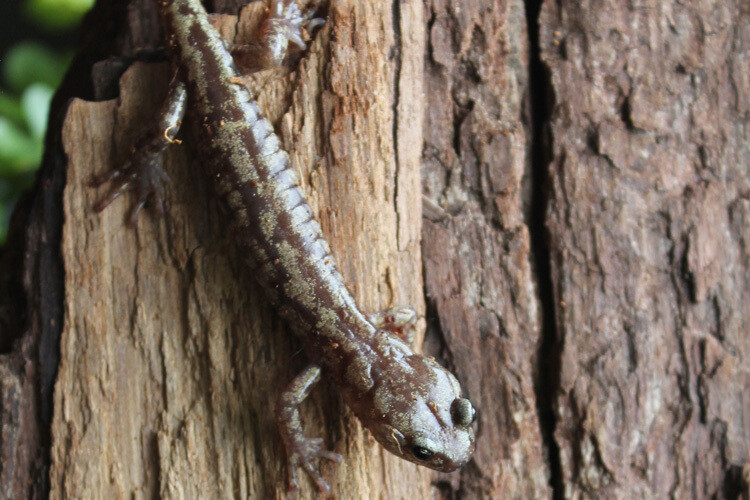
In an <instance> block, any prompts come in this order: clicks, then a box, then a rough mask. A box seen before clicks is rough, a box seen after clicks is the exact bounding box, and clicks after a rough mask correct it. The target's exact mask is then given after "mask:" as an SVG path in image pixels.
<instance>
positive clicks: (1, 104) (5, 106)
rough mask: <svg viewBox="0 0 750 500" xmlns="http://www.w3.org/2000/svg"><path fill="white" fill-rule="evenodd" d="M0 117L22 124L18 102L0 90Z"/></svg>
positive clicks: (21, 110)
mask: <svg viewBox="0 0 750 500" xmlns="http://www.w3.org/2000/svg"><path fill="white" fill-rule="evenodd" d="M0 116H4V117H5V118H7V119H9V120H12V121H13V122H15V123H17V124H19V125H20V124H21V123H24V117H23V109H22V108H21V102H20V100H19V99H18V98H17V97H10V96H9V95H8V94H6V93H5V92H4V91H3V90H2V89H0Z"/></svg>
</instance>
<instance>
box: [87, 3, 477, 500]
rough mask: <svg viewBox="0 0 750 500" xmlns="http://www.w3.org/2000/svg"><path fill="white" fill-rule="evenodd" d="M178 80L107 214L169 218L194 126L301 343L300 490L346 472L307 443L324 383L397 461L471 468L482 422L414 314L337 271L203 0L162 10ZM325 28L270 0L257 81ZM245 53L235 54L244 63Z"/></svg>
mask: <svg viewBox="0 0 750 500" xmlns="http://www.w3.org/2000/svg"><path fill="white" fill-rule="evenodd" d="M158 1H159V11H160V16H161V20H162V22H163V28H164V32H165V40H166V44H167V48H168V52H169V55H170V59H171V61H172V62H173V65H174V67H175V76H174V78H173V80H172V82H171V84H170V89H169V92H168V95H167V97H166V99H165V101H164V104H163V105H162V108H161V110H160V112H159V116H158V118H157V119H156V120H155V122H154V124H153V125H152V126H151V127H150V128H149V130H147V131H146V132H145V133H144V134H143V135H141V136H140V138H139V139H138V140H137V142H136V145H135V148H134V153H133V155H132V156H131V158H130V160H129V161H128V162H127V163H126V164H125V165H123V166H122V167H120V168H119V169H114V170H112V171H110V172H109V173H107V174H105V175H104V176H103V177H100V178H99V179H98V180H97V184H99V185H101V184H105V183H106V184H108V190H107V192H106V194H105V195H104V196H103V197H102V198H101V200H100V202H99V203H97V205H96V207H95V208H96V209H97V210H103V209H104V208H105V207H106V206H107V205H109V204H110V203H111V202H112V201H113V200H114V199H115V198H117V196H119V195H120V194H121V193H123V192H125V191H129V190H132V191H135V196H136V201H135V204H134V207H133V210H132V212H131V213H132V219H131V220H132V221H134V220H135V218H136V217H137V216H138V213H139V211H140V210H141V208H142V207H143V206H144V205H146V204H147V203H148V204H150V205H152V206H154V207H155V208H156V210H157V212H160V213H162V214H163V212H164V203H163V194H164V184H165V181H166V175H165V174H164V171H163V170H162V165H161V157H162V153H163V152H164V150H165V149H166V148H167V146H168V145H169V144H171V143H172V142H175V136H176V134H177V131H178V130H179V128H180V125H181V123H182V120H183V118H184V119H185V122H186V124H187V125H189V126H190V127H189V128H190V129H191V132H192V137H193V138H194V141H195V143H196V149H197V153H198V156H199V159H200V160H201V162H202V164H203V168H204V169H205V171H206V174H207V175H208V178H209V179H211V181H210V182H211V183H212V185H213V188H214V191H215V193H216V195H217V196H218V198H219V199H220V200H221V202H222V203H223V205H224V207H225V208H226V210H227V212H228V213H229V214H230V219H231V225H232V226H233V229H234V230H233V235H234V237H235V238H236V243H237V244H238V245H239V247H240V249H241V250H242V253H243V255H245V256H246V260H247V269H248V271H249V272H251V273H252V274H253V275H254V276H256V277H257V280H258V281H259V282H260V284H261V286H262V287H263V288H264V289H265V291H266V292H267V295H268V296H269V298H270V300H271V302H272V303H273V304H274V305H275V306H276V308H277V309H278V312H279V314H280V315H281V316H282V317H283V318H284V319H285V320H286V323H287V324H288V325H289V327H290V329H291V330H292V331H293V332H294V333H295V334H296V335H298V336H299V337H300V338H301V339H302V342H303V344H304V351H305V354H306V356H307V358H308V359H309V362H310V364H309V366H308V367H307V368H305V369H304V370H303V371H302V373H300V374H299V375H298V376H297V377H296V378H295V379H294V380H293V381H292V382H291V383H290V384H289V386H288V388H287V389H286V390H285V391H284V392H283V393H282V394H280V396H279V399H278V403H277V407H276V415H277V421H278V425H279V429H280V433H281V437H282V439H283V442H284V444H285V447H286V450H287V456H288V470H289V487H290V489H292V488H296V487H297V478H296V469H297V468H298V467H302V468H303V469H304V470H305V472H306V473H307V474H308V475H309V476H310V478H311V479H312V480H313V481H314V482H315V484H316V485H317V487H318V489H319V490H321V491H328V489H329V487H328V485H327V484H326V482H325V481H324V480H323V478H322V477H321V475H320V473H319V472H318V471H317V467H316V466H317V461H318V460H319V459H328V460H333V461H340V460H341V456H340V455H338V454H337V453H334V452H331V451H328V450H325V449H324V447H323V444H322V439H319V438H316V439H311V438H307V437H306V436H305V434H304V432H303V429H302V425H301V419H300V414H299V405H300V403H301V402H302V401H303V400H304V399H305V398H306V397H307V395H308V394H309V393H310V391H311V389H312V388H313V386H314V385H315V384H316V383H317V382H318V381H319V380H320V379H321V377H323V378H325V379H326V380H328V381H330V382H332V383H333V384H334V385H335V386H337V387H338V388H339V390H340V392H341V395H342V396H343V399H344V401H345V402H346V403H347V405H348V406H349V407H350V408H351V409H352V411H353V413H354V414H355V415H356V416H357V417H358V418H359V420H360V421H361V422H362V424H363V425H364V426H365V427H366V428H367V429H369V430H370V432H371V433H372V435H373V436H374V437H375V439H376V440H377V441H378V442H379V443H380V444H381V445H382V446H384V447H385V448H386V449H387V450H389V451H390V452H392V453H394V454H396V455H398V456H400V457H402V458H404V459H406V460H410V461H412V462H415V463H417V464H420V465H424V466H427V467H430V468H432V469H436V470H439V471H445V472H449V471H453V470H455V469H456V468H458V467H461V466H462V465H464V464H466V463H467V462H468V461H469V459H470V458H471V455H472V453H473V450H474V431H473V429H472V424H473V422H474V419H475V416H476V412H475V409H474V407H473V406H472V404H471V402H470V401H469V400H468V399H467V398H466V397H464V396H463V394H462V391H461V386H460V385H459V383H458V381H457V380H456V378H455V377H454V376H453V375H452V374H451V373H450V372H449V371H448V370H446V369H445V368H443V367H442V366H440V365H439V364H438V363H437V362H436V361H435V360H434V359H432V358H430V357H425V356H422V355H420V354H416V353H415V352H414V351H413V350H412V349H411V347H410V345H409V344H410V342H411V339H413V333H414V329H415V320H416V313H415V312H414V310H412V309H411V308H408V307H396V308H392V309H389V310H386V311H381V312H378V313H375V314H365V313H363V312H362V311H361V310H360V308H359V307H358V306H357V304H356V302H355V301H354V298H353V297H352V295H351V293H350V292H349V290H348V289H347V287H346V286H345V283H344V280H343V278H342V276H341V274H340V273H339V271H338V270H337V268H336V265H335V263H334V259H333V257H332V255H331V252H330V249H329V246H328V244H327V243H326V240H325V239H324V238H323V235H322V233H321V229H320V226H319V224H318V223H317V222H316V220H315V219H314V217H313V212H312V209H311V208H310V207H309V205H308V204H307V202H306V201H305V196H304V194H303V193H302V190H301V189H300V187H299V183H298V179H297V175H296V173H295V170H294V168H293V166H292V165H291V164H290V161H289V156H288V154H287V153H286V152H285V151H283V150H282V148H281V144H280V141H279V138H278V137H277V136H276V134H275V133H274V130H273V127H272V125H271V124H270V123H269V122H268V121H267V120H266V119H265V118H263V116H262V114H261V110H260V109H259V107H258V104H257V102H256V101H255V98H254V96H253V94H252V93H251V92H250V90H249V89H248V88H247V87H245V86H244V85H243V84H242V82H241V80H239V78H238V76H239V72H238V69H237V67H236V66H235V62H234V60H233V58H232V53H231V52H232V51H231V50H230V48H229V47H228V46H227V45H226V44H225V43H224V42H223V41H222V39H221V38H220V36H219V34H218V32H217V31H216V29H215V28H214V27H213V26H212V25H211V23H210V22H209V19H208V16H207V14H206V11H205V10H204V8H203V6H202V5H201V3H200V2H199V1H198V0H158ZM316 24H320V21H319V20H316V19H312V18H311V16H310V15H303V13H302V12H301V11H300V9H299V7H298V6H297V5H296V4H295V3H294V1H291V2H289V3H284V2H282V1H278V0H272V1H271V4H270V8H269V12H268V15H267V19H266V20H265V25H264V26H265V28H264V30H263V33H264V34H263V39H262V40H261V42H262V43H258V44H253V45H252V46H247V47H240V48H237V47H235V48H233V50H234V51H235V52H241V53H242V55H243V56H244V58H245V59H246V60H247V59H250V60H252V61H253V62H254V63H255V66H256V67H257V68H263V67H268V66H273V65H276V64H280V63H281V62H282V60H283V59H284V57H285V54H286V52H287V48H288V45H289V44H290V43H293V44H296V45H298V46H300V47H301V48H304V47H305V43H304V41H303V38H302V33H303V30H304V29H305V28H306V27H310V26H313V25H316ZM235 49H236V50H235Z"/></svg>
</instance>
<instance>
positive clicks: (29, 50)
mask: <svg viewBox="0 0 750 500" xmlns="http://www.w3.org/2000/svg"><path fill="white" fill-rule="evenodd" d="M69 62H70V57H69V56H63V55H60V54H55V53H54V52H52V51H51V50H49V49H48V48H46V47H44V46H43V45H40V44H38V43H34V42H21V43H19V44H16V45H14V46H13V47H12V48H11V49H10V50H9V51H8V54H7V56H6V58H5V64H4V65H3V74H4V76H5V80H6V81H7V82H8V85H10V87H11V89H12V90H14V91H15V92H18V93H21V92H22V91H23V89H25V88H26V87H28V86H29V85H31V84H32V83H36V82H41V83H46V84H47V85H49V86H50V87H52V88H57V86H58V85H59V84H60V81H61V80H62V77H63V74H64V73H65V69H66V68H67V67H68V63H69Z"/></svg>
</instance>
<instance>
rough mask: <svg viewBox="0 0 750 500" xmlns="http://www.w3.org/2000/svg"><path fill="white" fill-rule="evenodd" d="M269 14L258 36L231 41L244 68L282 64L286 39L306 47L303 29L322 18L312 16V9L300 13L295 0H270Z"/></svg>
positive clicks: (317, 23) (287, 43) (263, 67)
mask: <svg viewBox="0 0 750 500" xmlns="http://www.w3.org/2000/svg"><path fill="white" fill-rule="evenodd" d="M268 9H269V10H268V17H267V18H266V20H265V21H264V23H263V27H262V28H261V30H260V33H259V35H258V39H257V40H256V41H254V42H252V43H248V44H241V45H240V44H233V45H231V46H230V52H231V54H232V57H233V58H234V59H235V62H237V64H238V65H240V67H242V69H243V70H244V71H248V72H252V71H260V70H264V69H268V68H273V67H276V66H279V65H281V63H282V62H283V61H284V58H285V57H286V54H287V49H288V48H289V43H290V42H291V43H292V44H294V45H296V46H297V47H299V48H300V49H303V50H304V49H305V48H306V47H307V45H306V44H305V39H304V38H305V37H304V33H308V34H309V33H310V32H311V31H312V30H313V29H315V28H316V27H317V26H320V25H322V24H324V23H325V20H323V19H320V18H315V17H313V15H314V11H310V12H308V13H303V12H302V11H301V10H300V8H299V6H298V5H297V3H296V2H295V1H294V0H289V1H288V2H284V1H283V0H271V2H270V4H269V7H268Z"/></svg>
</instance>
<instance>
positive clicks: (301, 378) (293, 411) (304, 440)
mask: <svg viewBox="0 0 750 500" xmlns="http://www.w3.org/2000/svg"><path fill="white" fill-rule="evenodd" d="M319 380H320V367H319V366H316V365H310V366H308V367H307V368H305V369H304V370H303V371H302V373H300V374H299V375H297V377H295V379H294V380H293V381H292V383H291V384H289V387H287V389H286V390H285V391H284V392H283V393H282V394H281V395H280V396H279V400H278V403H277V406H276V420H277V422H278V424H279V429H280V431H281V437H282V439H283V440H284V445H285V446H286V453H287V459H288V467H289V490H290V491H291V490H296V489H297V467H302V468H303V469H304V470H305V472H306V473H307V475H308V476H309V477H310V479H312V480H313V481H314V482H315V485H316V486H317V488H318V490H319V491H321V492H328V491H329V490H330V488H329V487H328V484H327V483H326V482H325V480H323V477H322V476H321V475H320V473H319V472H318V469H317V467H316V463H315V462H317V461H318V460H319V459H321V458H325V459H326V460H331V461H333V462H340V461H341V455H339V454H338V453H334V452H332V451H328V450H326V449H324V447H323V440H322V439H321V438H308V437H306V436H305V433H304V431H303V429H302V420H301V418H300V414H299V405H300V404H301V403H302V401H304V400H305V398H307V396H308V395H309V394H310V391H311V390H312V388H313V386H314V385H315V384H316V383H318V381H319Z"/></svg>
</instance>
